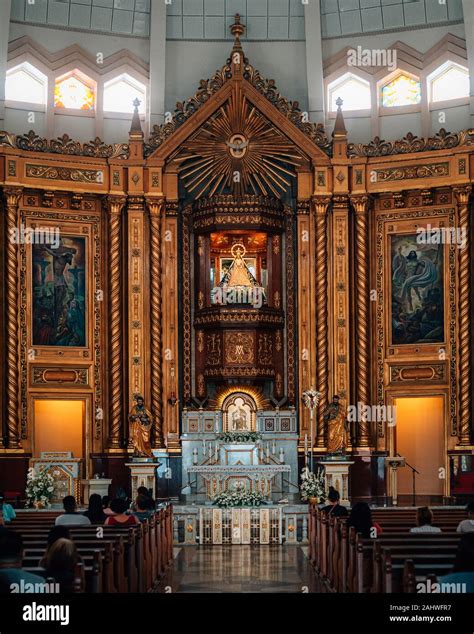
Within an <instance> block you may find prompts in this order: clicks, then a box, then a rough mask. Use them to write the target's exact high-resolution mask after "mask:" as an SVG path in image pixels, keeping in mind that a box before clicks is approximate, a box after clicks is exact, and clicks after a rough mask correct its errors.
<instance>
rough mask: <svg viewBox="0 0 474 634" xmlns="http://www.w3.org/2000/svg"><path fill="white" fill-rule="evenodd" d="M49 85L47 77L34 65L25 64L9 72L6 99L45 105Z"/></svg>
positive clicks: (6, 82)
mask: <svg viewBox="0 0 474 634" xmlns="http://www.w3.org/2000/svg"><path fill="white" fill-rule="evenodd" d="M47 85H48V79H47V77H46V75H44V74H43V73H42V72H41V71H39V70H38V69H37V68H35V67H34V66H32V64H29V63H28V62H23V64H20V65H19V66H15V67H14V68H11V69H10V70H9V71H8V72H7V77H6V81H5V99H8V100H10V101H23V102H26V103H35V104H42V105H44V104H46V89H47Z"/></svg>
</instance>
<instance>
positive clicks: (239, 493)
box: [212, 485, 266, 508]
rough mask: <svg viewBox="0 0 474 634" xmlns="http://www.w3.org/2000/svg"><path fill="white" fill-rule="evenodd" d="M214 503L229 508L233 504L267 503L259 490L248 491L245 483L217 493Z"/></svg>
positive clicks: (255, 504) (213, 499) (258, 504)
mask: <svg viewBox="0 0 474 634" xmlns="http://www.w3.org/2000/svg"><path fill="white" fill-rule="evenodd" d="M212 503H213V504H214V505H215V506H220V507H223V508H229V507H231V506H260V505H261V504H266V501H265V498H264V496H263V495H262V494H261V493H259V492H258V491H247V490H246V489H245V487H244V486H243V485H237V486H236V487H235V489H232V490H231V491H225V492H223V493H218V494H217V495H215V496H214V497H213V498H212Z"/></svg>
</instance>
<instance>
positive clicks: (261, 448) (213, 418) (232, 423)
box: [181, 394, 299, 503]
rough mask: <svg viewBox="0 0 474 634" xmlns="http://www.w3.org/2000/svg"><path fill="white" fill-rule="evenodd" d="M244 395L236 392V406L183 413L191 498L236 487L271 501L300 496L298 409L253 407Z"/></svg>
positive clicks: (205, 498)
mask: <svg viewBox="0 0 474 634" xmlns="http://www.w3.org/2000/svg"><path fill="white" fill-rule="evenodd" d="M242 396H244V395H242ZM240 400H242V402H239V395H238V394H237V395H236V394H234V395H233V405H234V406H235V407H234V409H232V408H226V407H225V406H224V407H223V408H222V410H221V411H212V410H211V411H204V410H200V411H197V412H196V411H186V410H185V411H184V412H183V421H182V422H183V427H182V428H183V434H182V436H181V442H182V448H183V454H182V455H183V463H182V464H183V466H182V482H183V485H184V486H183V491H182V494H183V495H182V497H183V500H184V501H185V502H186V503H193V502H195V503H206V502H207V503H211V500H212V498H213V497H214V496H215V495H217V494H218V493H223V492H228V491H231V490H233V489H235V488H240V489H242V488H243V489H246V490H247V491H252V492H259V493H261V494H262V495H263V496H264V497H265V498H266V499H267V500H268V501H269V502H278V501H280V500H282V499H285V500H287V501H290V500H291V501H293V500H297V499H299V488H298V455H297V443H298V433H297V426H296V412H295V411H294V410H279V411H278V410H277V411H270V410H268V411H256V410H255V411H253V412H252V410H251V408H247V409H246V408H245V401H244V399H242V398H241V399H240ZM239 435H240V438H241V440H240V441H236V438H239Z"/></svg>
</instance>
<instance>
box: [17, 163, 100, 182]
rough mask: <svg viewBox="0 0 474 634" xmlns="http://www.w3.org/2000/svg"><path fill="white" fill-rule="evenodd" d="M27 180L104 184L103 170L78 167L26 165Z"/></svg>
mask: <svg viewBox="0 0 474 634" xmlns="http://www.w3.org/2000/svg"><path fill="white" fill-rule="evenodd" d="M25 173H26V176H27V178H44V179H46V180H59V181H73V182H74V183H94V184H103V182H104V172H103V170H86V169H80V168H77V167H56V166H53V165H32V164H31V163H27V164H26V165H25Z"/></svg>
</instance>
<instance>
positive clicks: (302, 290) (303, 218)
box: [297, 200, 315, 446]
mask: <svg viewBox="0 0 474 634" xmlns="http://www.w3.org/2000/svg"><path fill="white" fill-rule="evenodd" d="M310 207H311V205H310V201H309V200H300V201H298V204H297V209H298V215H297V219H298V220H297V226H298V350H299V361H298V383H299V391H300V394H302V393H303V392H304V391H305V390H308V389H310V388H315V381H314V377H313V374H312V366H313V356H314V354H315V351H314V349H313V347H312V346H311V326H312V322H313V320H312V319H311V311H312V310H313V311H314V301H312V300H313V297H312V292H311V291H312V289H311V278H312V271H311V269H312V268H313V267H312V262H313V260H312V257H311V256H312V255H313V254H312V249H311V246H312V242H313V241H314V227H312V226H311V220H312V217H311V215H310ZM299 419H300V425H299V428H300V446H301V445H302V444H303V443H304V437H305V436H306V435H308V436H309V435H310V422H309V410H308V408H307V407H301V408H300V416H299ZM310 442H311V439H310Z"/></svg>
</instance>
